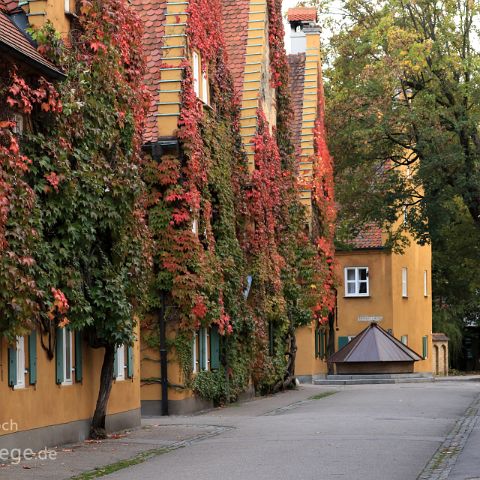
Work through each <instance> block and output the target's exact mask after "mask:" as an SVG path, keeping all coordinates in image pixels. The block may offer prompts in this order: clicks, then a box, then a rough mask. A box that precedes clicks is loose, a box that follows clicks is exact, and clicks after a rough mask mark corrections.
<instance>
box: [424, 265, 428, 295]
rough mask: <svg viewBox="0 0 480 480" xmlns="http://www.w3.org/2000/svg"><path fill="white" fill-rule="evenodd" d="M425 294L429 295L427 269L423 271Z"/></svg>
mask: <svg viewBox="0 0 480 480" xmlns="http://www.w3.org/2000/svg"><path fill="white" fill-rule="evenodd" d="M423 296H424V297H428V273H427V271H426V270H425V271H424V272H423Z"/></svg>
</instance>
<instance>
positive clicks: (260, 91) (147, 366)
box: [133, 0, 276, 415]
mask: <svg viewBox="0 0 480 480" xmlns="http://www.w3.org/2000/svg"><path fill="white" fill-rule="evenodd" d="M133 4H134V7H136V8H137V9H138V13H139V15H140V17H141V19H142V20H143V21H144V22H151V23H152V22H153V26H152V24H151V23H149V25H150V26H149V28H148V30H146V32H145V45H146V53H147V63H148V71H149V72H152V73H151V74H149V73H147V86H149V88H150V91H151V93H152V95H153V96H154V102H153V103H152V105H151V110H150V116H149V121H148V122H147V123H148V125H147V132H146V135H145V149H146V150H147V151H149V152H150V153H152V155H155V151H156V152H157V154H158V155H160V156H161V155H163V154H173V155H178V154H179V150H178V140H177V134H178V128H179V124H178V122H179V118H180V113H181V112H180V107H181V99H182V81H183V79H184V68H185V65H186V64H187V65H188V67H189V68H191V71H192V75H193V78H194V89H195V92H196V94H197V97H198V98H199V99H200V100H201V101H202V104H203V108H210V105H209V100H210V98H209V89H210V87H211V85H210V84H211V82H213V81H214V80H213V79H209V78H208V73H207V72H208V66H207V65H204V63H203V62H204V59H203V58H202V56H201V54H200V52H199V51H196V50H195V49H192V48H190V47H189V41H188V15H187V12H188V6H189V2H188V1H187V2H170V1H152V2H150V4H149V6H148V8H147V7H146V6H145V4H144V3H142V2H140V1H137V0H135V1H134V2H133ZM221 4H222V25H219V26H218V27H219V28H221V30H222V35H223V37H224V40H225V47H226V50H227V54H228V68H229V70H230V73H231V74H232V76H233V81H234V89H235V94H236V96H237V99H238V104H239V108H240V118H239V121H240V125H239V127H240V135H241V140H242V148H243V149H244V151H245V154H246V157H247V159H248V166H249V169H250V171H252V170H253V169H254V145H253V139H254V137H255V134H256V132H257V126H258V118H257V110H258V109H259V108H260V109H261V110H262V111H263V112H264V113H265V116H266V119H267V121H268V123H269V126H270V128H272V127H274V126H275V124H276V101H275V97H276V92H275V89H274V88H272V87H271V85H270V83H271V82H270V80H271V68H270V52H269V39H268V31H269V25H268V6H267V1H266V0H260V1H253V0H240V1H238V0H222V2H221ZM153 12H154V13H153ZM160 64H161V65H160ZM149 75H151V76H149ZM192 228H193V229H195V228H198V225H197V226H196V227H195V225H194V226H193V227H192ZM154 324H155V322H154ZM154 328H155V327H154ZM177 334H178V330H177V328H176V324H175V322H167V325H166V332H165V336H166V340H165V346H164V348H162V347H161V345H158V343H162V342H161V341H160V342H157V345H155V346H152V345H151V344H149V342H148V341H147V340H145V341H144V342H143V343H142V346H141V359H142V360H141V377H142V382H141V400H142V412H143V413H145V414H148V415H151V414H162V413H164V414H165V413H166V412H167V411H168V413H169V414H184V413H189V412H192V411H198V410H201V409H204V408H209V407H212V405H213V404H212V402H211V401H206V400H203V399H201V398H199V397H197V396H195V395H194V393H193V392H192V390H191V389H190V388H187V386H186V385H185V383H186V381H185V380H186V379H185V375H184V372H183V371H182V368H181V362H180V361H179V358H178V352H177V351H176V349H175V348H174V347H172V344H174V343H175V339H176V338H177ZM144 337H145V336H144ZM219 342H220V340H219V338H218V334H217V332H216V330H215V328H208V329H206V328H202V329H200V330H198V331H197V332H196V333H195V334H194V338H193V345H192V351H193V355H192V359H191V362H192V363H191V367H192V372H193V373H192V377H193V378H195V375H196V374H197V373H198V372H199V371H201V370H209V369H213V368H215V365H218V362H219V359H218V350H219ZM162 350H163V352H164V353H163V355H165V356H166V358H167V361H166V366H164V370H163V372H162ZM217 368H218V367H217ZM162 384H163V390H162ZM162 392H166V395H165V396H168V401H165V399H164V395H163V393H162ZM252 394H253V389H250V390H249V391H248V392H246V394H245V395H247V396H250V395H252ZM162 402H163V404H162Z"/></svg>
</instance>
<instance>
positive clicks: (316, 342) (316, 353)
mask: <svg viewBox="0 0 480 480" xmlns="http://www.w3.org/2000/svg"><path fill="white" fill-rule="evenodd" d="M318 332H319V330H318V328H316V329H315V358H317V357H318Z"/></svg>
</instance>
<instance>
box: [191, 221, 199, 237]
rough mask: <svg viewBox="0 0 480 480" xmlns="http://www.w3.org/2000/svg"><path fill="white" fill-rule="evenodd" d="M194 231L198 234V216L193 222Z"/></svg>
mask: <svg viewBox="0 0 480 480" xmlns="http://www.w3.org/2000/svg"><path fill="white" fill-rule="evenodd" d="M192 233H193V234H194V235H198V220H197V219H196V218H194V219H193V222H192Z"/></svg>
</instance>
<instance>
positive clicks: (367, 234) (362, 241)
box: [350, 224, 383, 249]
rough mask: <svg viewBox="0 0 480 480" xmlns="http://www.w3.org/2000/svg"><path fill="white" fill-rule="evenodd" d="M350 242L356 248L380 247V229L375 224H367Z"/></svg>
mask: <svg viewBox="0 0 480 480" xmlns="http://www.w3.org/2000/svg"><path fill="white" fill-rule="evenodd" d="M350 244H351V246H352V247H353V248H356V249H362V248H382V247H383V241H382V229H381V228H380V227H379V226H377V225H374V224H367V225H365V226H364V227H363V229H362V231H361V232H360V233H359V234H358V235H357V236H356V237H355V238H354V239H353V240H352V241H351V242H350Z"/></svg>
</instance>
